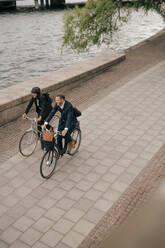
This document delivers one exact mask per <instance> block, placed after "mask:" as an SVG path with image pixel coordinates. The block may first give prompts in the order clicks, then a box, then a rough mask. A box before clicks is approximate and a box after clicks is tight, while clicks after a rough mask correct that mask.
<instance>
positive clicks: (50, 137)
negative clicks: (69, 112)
mask: <svg viewBox="0 0 165 248" xmlns="http://www.w3.org/2000/svg"><path fill="white" fill-rule="evenodd" d="M53 138H54V132H46V131H45V132H43V134H42V139H43V140H44V141H49V142H52V141H53Z"/></svg>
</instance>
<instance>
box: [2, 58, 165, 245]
mask: <svg viewBox="0 0 165 248" xmlns="http://www.w3.org/2000/svg"><path fill="white" fill-rule="evenodd" d="M164 68H165V61H162V62H160V63H158V64H157V65H155V66H153V67H151V68H150V69H148V70H147V71H145V72H143V73H141V74H140V75H139V76H137V77H136V78H134V79H132V80H130V81H128V82H127V83H126V84H124V85H123V86H121V87H120V88H117V89H116V90H114V91H112V92H111V93H110V94H108V95H107V96H105V97H104V98H102V99H101V100H99V101H98V102H97V103H95V104H93V105H91V106H89V107H88V108H87V109H86V110H85V111H84V112H83V117H82V119H81V128H82V133H83V139H82V145H81V149H80V152H79V153H78V154H77V155H75V156H74V157H72V158H71V157H69V156H65V157H64V158H63V159H61V160H60V161H59V163H58V168H57V171H56V173H55V174H54V175H53V176H52V178H51V179H49V180H47V181H45V180H43V179H42V178H41V177H40V174H39V165H40V159H41V156H42V151H40V150H38V152H36V153H35V154H34V155H33V156H32V157H30V158H28V159H24V158H22V157H21V156H20V155H19V154H16V155H15V156H13V157H11V158H10V159H8V160H6V161H5V162H4V163H3V164H2V165H1V166H0V247H1V248H3V247H5V248H6V247H8V248H9V247H10V248H14V247H16V248H19V247H20V248H29V247H32V248H37V247H39V248H49V247H56V248H75V247H78V246H79V245H80V244H81V242H82V241H83V240H84V239H85V238H86V237H87V235H88V234H89V233H90V232H91V231H92V229H93V228H94V227H95V226H96V225H97V224H98V222H99V221H100V220H101V218H102V217H103V216H104V215H105V214H106V212H107V211H108V210H109V209H110V208H111V207H112V206H113V204H114V203H115V202H116V201H117V200H118V199H119V197H120V196H121V195H122V194H123V193H124V191H125V190H126V189H127V188H128V187H129V185H130V184H131V183H132V182H133V180H134V179H135V178H136V176H137V175H139V174H140V173H141V172H142V170H143V169H144V168H145V167H146V166H147V165H148V162H149V161H150V160H151V159H152V158H153V157H154V155H155V154H156V153H157V152H158V151H159V149H160V147H161V146H162V145H163V144H164V141H165V128H164V127H165V108H164V105H165V97H164V95H165V84H164V78H165V70H164Z"/></svg>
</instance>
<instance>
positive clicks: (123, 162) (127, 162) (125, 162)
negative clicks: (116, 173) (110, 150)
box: [116, 158, 132, 168]
mask: <svg viewBox="0 0 165 248" xmlns="http://www.w3.org/2000/svg"><path fill="white" fill-rule="evenodd" d="M131 163H132V160H130V159H125V158H121V159H120V160H118V161H117V162H116V164H117V165H119V166H122V167H125V168H127V167H128V166H129V165H130V164H131Z"/></svg>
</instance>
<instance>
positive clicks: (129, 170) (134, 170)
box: [126, 166, 142, 176]
mask: <svg viewBox="0 0 165 248" xmlns="http://www.w3.org/2000/svg"><path fill="white" fill-rule="evenodd" d="M141 170H142V168H140V167H137V166H130V167H128V168H127V169H126V172H127V173H129V174H132V175H134V176H136V175H138V174H139V172H140V171H141Z"/></svg>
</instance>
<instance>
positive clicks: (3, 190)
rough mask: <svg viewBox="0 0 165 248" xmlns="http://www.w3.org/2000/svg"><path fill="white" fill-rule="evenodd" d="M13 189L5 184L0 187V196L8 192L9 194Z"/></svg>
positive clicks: (6, 194)
mask: <svg viewBox="0 0 165 248" xmlns="http://www.w3.org/2000/svg"><path fill="white" fill-rule="evenodd" d="M13 190H14V189H13V187H10V186H8V185H5V186H3V187H1V188H0V195H1V196H8V195H9V194H11V193H12V192H13Z"/></svg>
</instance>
